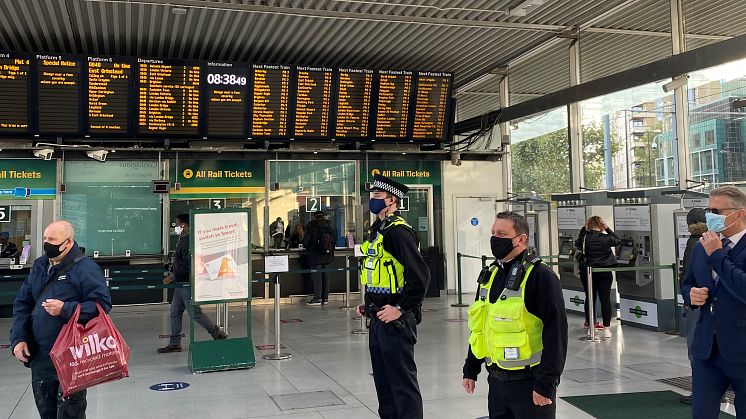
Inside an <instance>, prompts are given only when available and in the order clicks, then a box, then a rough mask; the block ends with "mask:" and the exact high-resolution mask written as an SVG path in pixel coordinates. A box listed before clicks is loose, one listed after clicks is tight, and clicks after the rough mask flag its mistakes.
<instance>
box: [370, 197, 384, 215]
mask: <svg viewBox="0 0 746 419" xmlns="http://www.w3.org/2000/svg"><path fill="white" fill-rule="evenodd" d="M387 206H388V205H386V200H385V199H376V198H371V199H370V203H369V207H370V212H371V213H373V214H375V215H378V214H380V213H381V211H383V209H384V208H386V207H387Z"/></svg>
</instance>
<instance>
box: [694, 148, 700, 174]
mask: <svg viewBox="0 0 746 419" xmlns="http://www.w3.org/2000/svg"><path fill="white" fill-rule="evenodd" d="M700 154H701V153H694V154H692V173H694V174H697V175H698V174H699V173H700V172H701V171H702V167H701V165H700V164H699V155H700Z"/></svg>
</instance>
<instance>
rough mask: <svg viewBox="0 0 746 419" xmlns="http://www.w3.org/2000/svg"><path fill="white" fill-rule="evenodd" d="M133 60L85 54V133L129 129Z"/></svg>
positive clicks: (114, 131)
mask: <svg viewBox="0 0 746 419" xmlns="http://www.w3.org/2000/svg"><path fill="white" fill-rule="evenodd" d="M131 82H132V61H131V60H130V59H129V58H114V57H88V132H89V133H91V134H99V133H100V134H106V133H110V134H127V133H128V132H129V121H130V102H131V100H130V99H131V97H132V96H131V93H132V88H131V84H130V83H131Z"/></svg>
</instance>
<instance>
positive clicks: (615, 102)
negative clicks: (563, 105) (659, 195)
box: [580, 81, 677, 190]
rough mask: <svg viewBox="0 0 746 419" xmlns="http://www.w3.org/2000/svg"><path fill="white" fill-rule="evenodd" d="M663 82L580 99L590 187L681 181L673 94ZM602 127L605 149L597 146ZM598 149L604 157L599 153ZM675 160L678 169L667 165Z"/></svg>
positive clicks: (601, 187)
mask: <svg viewBox="0 0 746 419" xmlns="http://www.w3.org/2000/svg"><path fill="white" fill-rule="evenodd" d="M663 84H665V82H664V81H661V82H657V83H650V84H646V85H643V86H638V87H635V88H632V89H627V90H622V91H619V92H614V93H611V94H608V95H604V96H600V97H597V98H593V99H589V100H586V101H583V102H581V103H580V107H581V114H582V119H583V122H582V123H583V143H584V162H583V164H584V166H585V185H586V187H587V188H589V189H597V190H598V189H629V188H641V187H652V186H656V185H671V184H673V183H675V182H674V179H676V177H677V172H676V144H675V142H674V141H673V139H674V138H675V136H674V135H673V132H672V131H673V122H674V113H673V95H672V94H667V95H663V93H662V89H661V86H662V85H663ZM662 95H663V96H662ZM594 127H595V128H594ZM596 128H597V129H598V130H599V135H601V136H603V142H602V144H603V147H598V146H594V143H598V140H597V137H598V135H594V134H593V131H594V129H596ZM589 134H590V135H589ZM596 151H600V155H594V152H596ZM669 159H673V162H674V170H670V168H669V165H667V164H664V163H663V162H666V161H668V160H669ZM591 169H593V170H591Z"/></svg>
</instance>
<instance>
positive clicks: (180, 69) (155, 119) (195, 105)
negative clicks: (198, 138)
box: [138, 59, 200, 135]
mask: <svg viewBox="0 0 746 419" xmlns="http://www.w3.org/2000/svg"><path fill="white" fill-rule="evenodd" d="M138 70H139V71H138V77H139V83H140V88H139V92H138V95H139V108H138V110H139V120H138V126H139V127H140V132H143V133H146V134H184V135H197V134H198V133H199V78H200V67H199V66H198V65H182V64H169V63H166V62H164V61H161V60H146V59H138Z"/></svg>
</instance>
